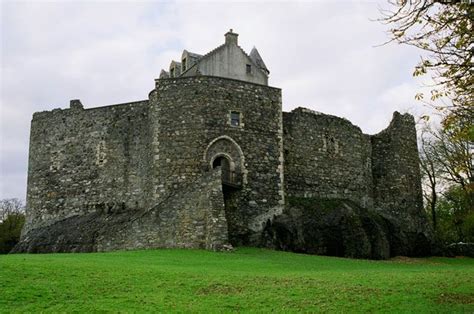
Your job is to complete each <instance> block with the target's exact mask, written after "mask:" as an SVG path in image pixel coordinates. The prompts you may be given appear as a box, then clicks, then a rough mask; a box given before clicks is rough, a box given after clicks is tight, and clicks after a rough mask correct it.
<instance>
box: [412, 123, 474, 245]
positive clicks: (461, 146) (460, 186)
mask: <svg viewBox="0 0 474 314" xmlns="http://www.w3.org/2000/svg"><path fill="white" fill-rule="evenodd" d="M450 132H451V131H450V130H448V129H437V130H436V129H435V130H433V129H430V128H425V129H424V130H423V132H422V134H421V147H420V166H421V167H420V168H421V172H422V175H423V178H424V180H423V183H424V198H425V200H426V202H427V205H428V210H429V211H430V214H431V218H432V222H433V228H434V230H435V234H436V235H437V236H438V239H439V240H441V241H442V242H450V241H466V240H469V241H474V156H473V151H474V149H473V146H472V142H470V141H469V140H466V139H464V138H462V137H460V138H458V137H455V136H453V135H452V134H451V133H450Z"/></svg>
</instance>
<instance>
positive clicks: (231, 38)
mask: <svg viewBox="0 0 474 314" xmlns="http://www.w3.org/2000/svg"><path fill="white" fill-rule="evenodd" d="M237 37H239V34H236V33H233V32H232V28H231V29H230V30H229V31H228V32H227V33H225V44H226V45H230V44H234V45H237Z"/></svg>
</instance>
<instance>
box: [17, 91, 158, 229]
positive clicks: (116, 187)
mask: <svg viewBox="0 0 474 314" xmlns="http://www.w3.org/2000/svg"><path fill="white" fill-rule="evenodd" d="M149 142H150V134H149V123H148V101H146V100H145V101H139V102H133V103H127V104H121V105H113V106H107V107H99V108H92V109H86V110H84V109H83V108H82V105H77V104H76V105H74V106H72V108H71V109H64V110H61V109H55V110H53V111H49V112H39V113H35V114H34V115H33V120H32V123H31V136H30V153H29V169H28V191H27V224H26V226H25V229H24V231H23V233H26V232H28V231H29V230H30V229H31V228H33V227H39V226H43V225H47V224H51V223H54V222H55V221H58V220H60V219H64V218H66V217H69V216H74V215H77V214H85V213H88V212H94V211H100V212H109V211H111V212H112V211H124V210H137V209H140V208H146V207H147V206H149V203H148V196H147V195H148V186H149V185H148V180H149V176H148V174H149Z"/></svg>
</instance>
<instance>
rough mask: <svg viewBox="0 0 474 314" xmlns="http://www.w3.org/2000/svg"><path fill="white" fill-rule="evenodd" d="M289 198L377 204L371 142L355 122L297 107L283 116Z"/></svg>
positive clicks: (286, 179)
mask: <svg viewBox="0 0 474 314" xmlns="http://www.w3.org/2000/svg"><path fill="white" fill-rule="evenodd" d="M283 118H284V119H283V126H284V149H285V150H284V156H285V186H286V193H287V195H288V196H290V197H291V196H295V197H313V198H341V199H348V200H352V201H354V202H356V203H357V204H359V205H361V206H363V207H368V206H371V205H372V202H373V199H372V184H371V182H372V174H371V170H372V169H371V144H370V138H369V136H368V135H365V134H363V133H362V131H361V130H360V128H358V127H356V126H354V125H353V124H351V123H350V122H349V121H347V120H345V119H342V118H338V117H335V116H330V115H325V114H320V113H317V112H314V111H311V110H309V109H305V108H297V109H295V110H293V111H292V112H290V113H284V115H283Z"/></svg>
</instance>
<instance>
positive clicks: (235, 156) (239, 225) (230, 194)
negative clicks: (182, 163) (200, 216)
mask: <svg viewBox="0 0 474 314" xmlns="http://www.w3.org/2000/svg"><path fill="white" fill-rule="evenodd" d="M203 161H204V162H205V163H206V164H207V165H208V167H210V168H212V169H215V168H217V167H219V168H220V171H221V174H222V177H221V182H222V194H223V198H224V206H225V216H226V219H227V225H228V232H229V241H230V243H231V244H233V245H239V244H241V243H245V241H244V240H245V239H242V237H243V236H246V230H247V229H246V226H247V222H246V219H247V218H246V215H245V213H244V212H243V210H242V208H244V207H243V206H242V202H244V200H245V199H244V198H243V196H244V192H243V191H244V188H245V184H246V182H247V181H246V171H245V166H244V165H245V160H244V155H243V152H242V149H241V148H240V146H239V145H238V144H237V143H236V142H235V141H234V140H233V139H232V138H230V137H229V136H225V135H224V136H220V137H218V138H215V139H214V140H212V141H211V142H210V143H209V145H208V146H207V147H206V149H205V150H204V154H203Z"/></svg>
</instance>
